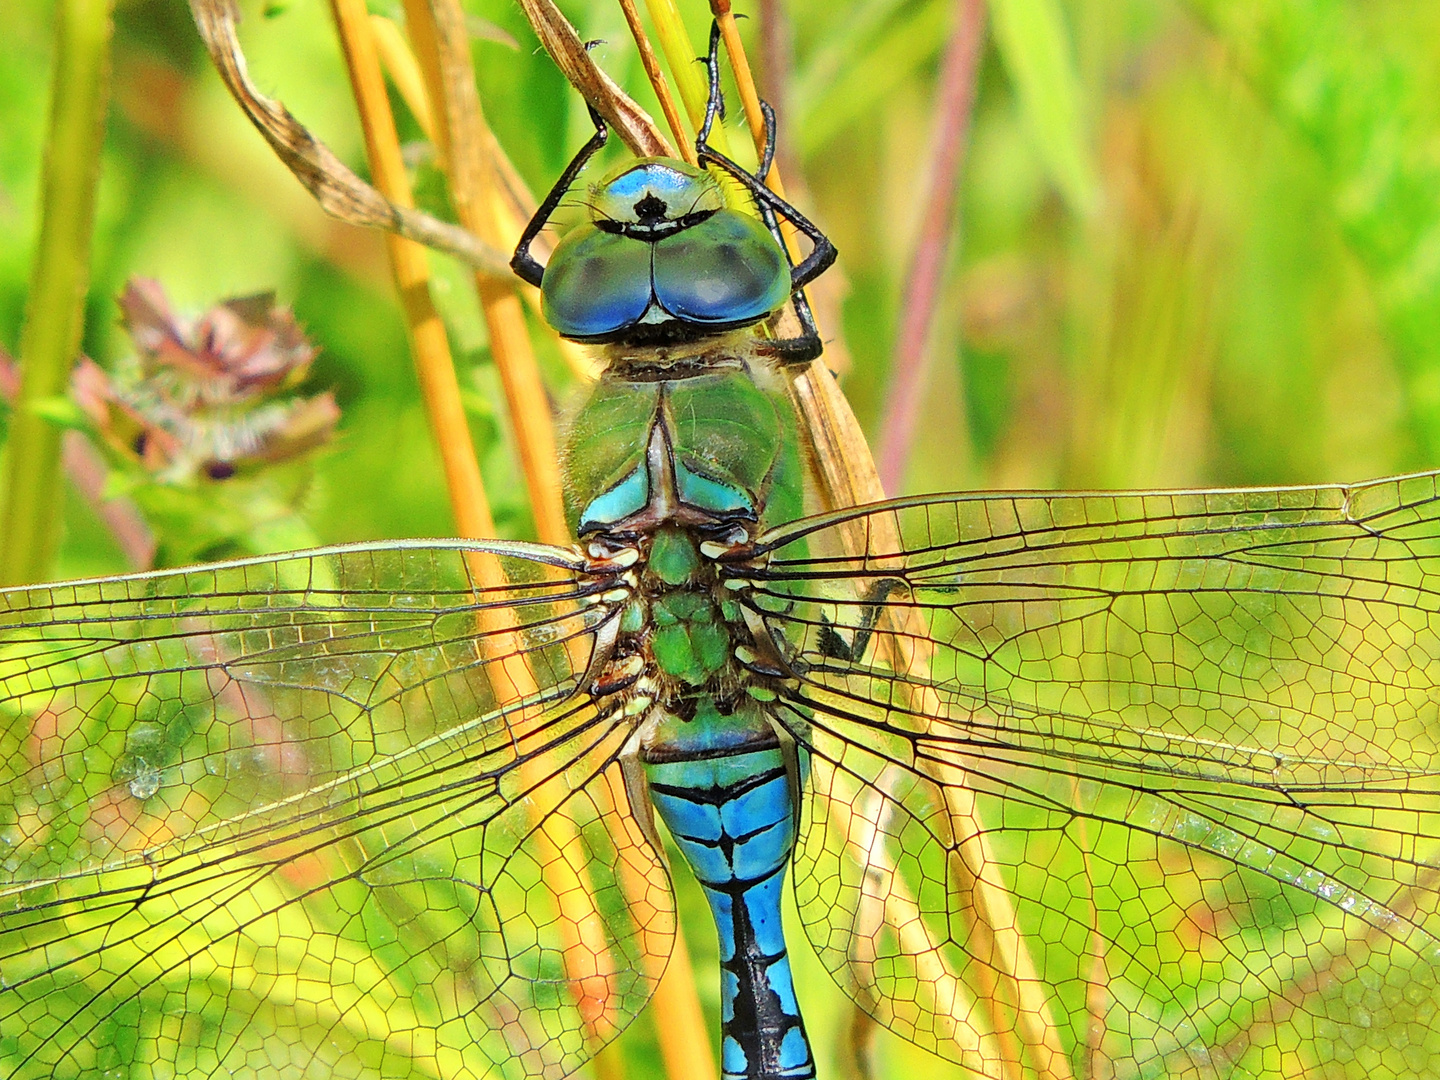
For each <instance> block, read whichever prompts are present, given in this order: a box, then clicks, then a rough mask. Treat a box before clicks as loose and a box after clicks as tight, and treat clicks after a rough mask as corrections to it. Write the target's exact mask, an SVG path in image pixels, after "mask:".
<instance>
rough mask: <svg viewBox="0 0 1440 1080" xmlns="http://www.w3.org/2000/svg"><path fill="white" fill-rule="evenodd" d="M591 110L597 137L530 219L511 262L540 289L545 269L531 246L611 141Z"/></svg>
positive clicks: (523, 279) (597, 115)
mask: <svg viewBox="0 0 1440 1080" xmlns="http://www.w3.org/2000/svg"><path fill="white" fill-rule="evenodd" d="M589 109H590V119H591V120H592V121H594V123H595V134H594V135H592V136H590V141H589V142H587V143H586V144H585V145H584V146H582V147H581V148H580V152H579V153H578V154H576V155H575V157H574V158H573V159H572V160H571V162H570V164H569V165H567V166H565V171H564V172H562V173H561V174H560V179H559V180H556V181H555V186H554V187H552V188H551V189H550V194H548V195H546V196H545V201H544V202H542V203H541V204H540V205H539V207H537V208H536V210H535V216H534V217H532V218H531V219H530V224H528V225H526V226H525V231H524V232H523V233H521V234H520V242H519V243H518V244H516V245H515V254H514V255H513V256H511V258H510V269H512V270H514V271H515V273H516V274H517V275H519V277H520V280H522V281H525V282H528V283H529V284H531V285H534V286H536V287H537V288H538V287H539V286H540V282H541V280H542V279H543V278H544V276H545V268H544V267H543V266H541V265H540V264H539V263H538V262H536V261H535V257H534V256H533V255H531V254H530V245H531V244H532V243H534V242H535V237H537V236H539V235H540V230H541V229H543V228H545V225H546V223H547V222H549V220H550V215H551V214H553V213H554V212H555V208H556V207H557V206H559V205H560V200H561V199H563V198H565V193H566V192H568V191H569V190H570V188H571V186H572V185H573V184H574V183H575V178H576V177H577V176H579V175H580V170H581V169H583V168H584V167H585V164H586V162H588V161H589V160H590V159H591V158H592V157H594V156H595V155H596V154H597V153H598V152H599V151H600V148H601V147H602V146H604V145H605V140H606V139H608V138H609V137H610V129H609V128H607V127H606V126H605V121H604V120H603V119H602V118H601V116H600V114H599V113H598V112H596V111H595V106H593V105H591V106H589Z"/></svg>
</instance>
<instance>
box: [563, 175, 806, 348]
mask: <svg viewBox="0 0 1440 1080" xmlns="http://www.w3.org/2000/svg"><path fill="white" fill-rule="evenodd" d="M586 202H587V204H588V205H589V207H590V213H591V216H592V222H591V223H590V224H588V225H583V226H580V227H579V228H575V229H572V230H571V231H570V232H569V233H568V234H566V236H565V238H564V239H563V240H562V241H561V242H560V244H559V245H558V246H557V247H556V249H555V251H554V253H553V254H552V255H551V256H550V262H549V264H548V265H547V266H546V267H545V273H544V278H543V279H542V281H541V286H540V296H541V303H542V311H543V313H544V315H545V319H546V321H547V322H549V323H550V325H551V326H553V327H554V328H555V329H556V330H557V331H559V332H560V333H561V334H563V335H565V336H566V337H568V338H573V339H574V340H576V341H587V342H596V343H601V342H624V343H627V344H630V345H640V346H643V345H645V344H650V343H659V342H683V341H687V340H692V339H694V338H695V337H696V335H697V333H701V334H703V333H707V332H714V331H718V330H730V329H735V328H738V327H741V326H748V325H749V324H751V323H753V322H756V321H758V320H760V319H763V318H765V317H766V316H768V315H770V314H771V313H772V312H774V311H775V310H777V309H778V308H780V307H781V306H782V305H783V304H784V303H785V302H786V301H787V300H788V299H789V298H790V291H791V282H790V267H789V264H788V263H787V262H786V260H785V255H784V253H783V252H782V251H781V250H780V246H779V244H778V243H776V241H775V239H774V238H773V237H772V236H771V235H770V233H769V232H768V231H767V230H766V229H765V227H764V226H763V225H762V224H761V223H760V221H759V220H758V219H757V218H756V217H754V216H752V215H750V214H744V213H741V212H739V211H736V210H731V209H728V208H726V207H725V206H724V203H723V199H722V197H721V189H720V185H719V183H718V182H717V181H716V180H715V178H714V177H712V176H710V175H709V174H708V173H706V172H704V171H702V170H700V169H696V168H693V167H691V166H689V165H686V164H685V163H684V162H682V161H672V160H669V159H664V158H653V159H649V160H645V161H641V162H639V163H636V164H630V165H626V166H623V167H621V168H620V169H619V170H618V171H617V172H616V173H614V174H613V175H612V176H610V177H609V178H608V179H606V180H603V181H601V182H600V183H598V184H596V185H595V186H594V187H593V188H592V189H591V191H590V194H589V197H588V198H587V200H586Z"/></svg>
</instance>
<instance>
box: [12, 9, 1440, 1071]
mask: <svg viewBox="0 0 1440 1080" xmlns="http://www.w3.org/2000/svg"><path fill="white" fill-rule="evenodd" d="M709 64H710V74H711V88H710V100H709V104H708V108H707V118H706V123H705V125H704V126H703V127H702V129H701V132H700V135H699V137H698V139H697V142H696V150H697V157H698V160H699V165H698V166H695V167H692V166H689V165H686V164H684V163H682V162H680V161H677V160H670V159H664V158H647V159H639V160H634V161H628V162H626V163H624V164H623V165H622V166H621V167H619V168H618V169H616V170H613V171H612V172H610V173H608V174H606V175H605V176H604V177H603V178H601V179H599V180H598V181H595V182H594V183H592V184H590V185H589V187H588V189H587V190H586V194H585V195H584V197H583V199H584V202H585V203H586V205H587V206H588V207H589V211H590V213H589V218H588V220H587V221H586V222H584V223H582V224H580V225H578V226H576V227H575V228H574V229H572V230H571V231H570V232H568V233H567V234H566V235H565V237H564V238H563V239H562V240H561V242H560V243H559V244H558V245H557V246H556V248H555V250H554V252H553V253H552V255H551V257H550V259H549V261H548V263H547V264H546V265H545V266H541V265H540V264H539V262H538V261H537V260H536V259H535V258H534V257H533V255H532V254H531V245H532V244H533V242H534V240H535V238H536V237H537V236H538V235H539V233H540V231H541V229H542V228H543V227H544V226H545V224H546V222H547V221H548V220H549V218H550V217H551V216H552V215H553V214H554V212H555V210H556V209H557V207H559V206H560V204H561V202H562V200H564V199H565V198H566V197H567V195H568V193H570V192H571V191H572V190H573V189H574V188H575V187H576V185H577V184H578V183H579V182H580V180H581V177H582V174H583V173H584V172H585V170H586V169H587V167H588V166H589V164H590V162H591V159H592V158H593V157H594V156H595V154H596V153H598V152H599V150H600V148H601V147H602V146H603V145H604V144H605V142H606V139H607V128H606V125H605V123H604V121H603V120H601V119H600V118H599V117H598V116H596V117H595V125H596V132H595V135H594V136H593V138H591V139H590V141H589V142H588V143H587V144H586V145H585V146H584V148H582V150H581V151H580V152H579V154H578V155H577V156H576V157H575V159H574V160H573V161H572V162H571V163H570V165H569V167H568V168H566V169H565V170H564V172H563V173H562V175H561V176H560V177H559V179H558V181H557V183H556V184H555V186H554V188H553V190H552V191H551V192H550V193H549V195H548V196H547V198H546V199H545V200H544V201H543V202H542V204H541V206H540V208H539V210H538V211H537V213H536V216H535V219H534V220H533V221H532V222H531V223H530V225H529V227H528V228H527V229H526V230H525V233H524V235H523V237H522V239H521V242H520V244H519V247H518V249H517V252H516V255H515V259H514V264H513V265H514V267H515V269H516V271H517V273H518V274H519V275H520V276H521V277H522V278H523V279H525V280H527V281H529V282H531V283H533V284H536V285H538V286H539V287H540V288H541V290H542V300H543V310H544V313H545V317H546V318H547V319H548V320H549V322H550V323H551V324H552V325H553V326H554V327H555V328H556V329H557V330H558V331H559V332H560V333H561V334H563V335H565V336H567V337H570V338H573V339H575V340H578V341H582V342H589V343H591V344H593V345H594V346H595V347H596V348H597V350H598V351H599V352H600V353H601V354H602V355H603V357H604V358H605V360H606V370H605V373H604V374H603V376H602V377H601V378H600V379H599V381H598V382H597V383H596V384H595V386H594V387H593V389H592V390H591V391H590V393H589V396H588V398H587V399H586V400H585V401H584V402H583V404H581V405H580V407H579V408H578V411H577V412H576V414H575V416H574V418H573V420H572V423H571V425H570V433H569V436H568V438H569V443H568V447H567V449H566V451H565V461H564V464H565V472H566V475H567V480H568V492H567V498H568V509H569V513H570V518H571V525H572V527H573V529H574V530H575V531H574V535H576V536H577V537H578V543H577V545H576V546H575V547H573V548H562V547H556V546H547V545H543V544H535V543H524V542H503V541H485V542H473V541H459V540H452V541H445V540H441V541H400V542H388V543H367V544H356V545H347V546H339V547H330V548H321V549H317V550H312V551H305V552H299V553H295V554H289V555H281V556H273V557H264V558H250V559H243V560H238V561H232V562H226V563H220V564H215V565H210V566H200V567H192V568H188V569H182V570H177V571H163V572H155V573H145V574H134V575H127V576H121V577H109V578H99V579H92V580H87V581H75V582H68V583H61V584H47V585H39V586H30V587H21V588H13V589H8V590H5V591H0V792H3V795H0V1073H3V1075H4V1076H6V1077H10V1078H15V1080H28V1078H32V1077H35V1078H38V1077H118V1076H125V1077H128V1076H141V1075H143V1076H186V1077H209V1076H225V1077H232V1076H246V1077H257V1078H280V1077H310V1076H334V1077H356V1078H369V1077H424V1078H446V1080H448V1078H460V1077H502V1078H511V1077H514V1078H522V1077H545V1078H549V1077H562V1076H566V1075H570V1074H572V1073H574V1072H575V1071H576V1070H578V1069H580V1068H582V1066H583V1065H584V1063H585V1061H586V1060H588V1059H589V1058H590V1057H591V1056H592V1055H593V1054H594V1053H595V1052H596V1051H597V1050H598V1048H599V1047H601V1046H602V1045H604V1044H605V1043H606V1042H608V1041H609V1040H610V1039H613V1038H614V1037H615V1036H616V1035H617V1034H618V1033H619V1032H620V1031H621V1030H623V1029H624V1028H625V1026H626V1025H627V1024H628V1023H629V1022H630V1021H631V1020H632V1019H633V1018H634V1017H635V1016H636V1015H637V1014H638V1013H639V1011H640V1010H641V1009H642V1008H643V1006H644V1005H645V1003H646V1001H647V1000H648V998H649V997H650V995H651V993H652V991H653V990H654V988H655V985H656V983H657V982H658V980H659V978H660V975H661V973H662V971H663V969H664V964H665V960H666V958H667V957H668V955H669V953H670V949H671V943H672V941H673V937H674V935H675V933H676V915H675V901H674V891H673V887H672V880H673V875H678V874H683V873H689V874H693V876H694V877H695V879H696V880H698V882H699V884H700V887H701V889H702V891H703V893H704V895H705V897H706V899H707V900H708V902H709V906H710V908H711V912H712V914H713V916H714V921H715V930H716V933H717V935H718V939H719V942H720V980H721V990H722V993H721V999H722V1016H721V1036H722V1039H721V1067H722V1071H723V1073H724V1075H725V1076H726V1077H727V1080H741V1078H744V1080H803V1078H807V1077H814V1076H815V1075H816V1066H815V1053H814V1050H813V1047H812V1046H811V1044H810V1041H809V1039H808V1037H807V1035H806V1031H805V1026H804V1021H803V1015H802V1011H801V1002H800V999H801V998H803V997H804V993H803V990H804V988H803V987H798V988H797V987H796V985H795V979H794V976H793V973H792V971H791V969H790V965H789V959H788V948H789V939H787V937H786V935H785V931H784V927H783V925H782V920H781V914H780V898H781V895H782V893H783V891H784V890H785V889H786V888H789V889H790V890H792V891H793V896H794V900H795V902H796V908H797V910H798V912H799V917H800V923H801V927H800V928H801V930H802V932H803V935H804V937H805V938H806V939H808V942H809V944H810V946H811V947H813V948H814V950H815V952H816V953H817V954H818V956H819V957H820V959H821V961H822V962H823V964H824V965H825V967H826V968H827V969H828V970H829V972H830V973H831V974H832V975H833V976H834V978H835V979H836V981H837V982H838V983H839V984H840V985H841V986H842V987H843V988H844V990H845V991H846V992H847V993H848V994H849V995H850V996H851V997H852V998H853V999H854V1000H855V1002H856V1003H857V1004H858V1005H859V1006H860V1007H861V1008H862V1009H864V1010H865V1012H867V1013H868V1014H869V1015H870V1016H872V1017H873V1018H874V1019H875V1020H876V1021H877V1022H878V1023H879V1024H881V1025H884V1026H885V1027H887V1028H889V1029H891V1030H892V1031H894V1032H896V1033H898V1034H899V1035H901V1036H903V1037H904V1038H906V1039H909V1040H911V1041H913V1042H915V1043H917V1044H918V1045H920V1046H922V1047H925V1048H927V1049H929V1050H931V1051H933V1052H935V1053H936V1054H938V1055H940V1056H942V1057H944V1058H947V1059H950V1060H953V1061H956V1062H959V1063H960V1064H962V1065H963V1066H965V1067H967V1068H969V1069H970V1070H971V1071H972V1072H974V1073H975V1074H976V1075H979V1076H985V1077H994V1078H997V1080H1010V1078H1013V1077H1046V1078H1056V1080H1066V1078H1070V1077H1100V1076H1107V1077H1182V1076H1192V1077H1197V1078H1198V1077H1242V1076H1292V1075H1293V1076H1299V1075H1306V1076H1327V1077H1328V1076H1336V1077H1342V1076H1355V1077H1359V1076H1367V1077H1374V1078H1382V1077H1435V1076H1440V1064H1437V1063H1440V759H1437V738H1440V491H1437V483H1440V474H1436V473H1428V474H1423V475H1414V476H1407V477H1400V478H1394V479H1388V480H1381V481H1375V482H1371V483H1365V484H1357V485H1331V486H1320V487H1290V488H1274V489H1257V490H1226V491H1179V492H1172V491H1151V492H1126V493H1103V492H1088V493H1069V494H1055V493H1010V494H960V495H953V494H952V495H942V496H925V497H916V498H906V499H898V500H892V501H889V502H883V503H878V504H873V505H867V506H860V507H855V508H848V509H841V510H836V511H831V512H825V513H811V514H808V515H807V514H806V513H805V510H806V505H805V483H804V470H805V461H804V456H803V454H802V451H801V443H800V439H799V434H798V430H797V421H796V420H795V418H794V416H793V415H792V413H791V411H790V409H789V407H788V405H787V400H786V398H785V395H784V392H783V385H784V380H785V379H786V378H788V377H789V372H791V371H793V370H794V369H795V368H796V367H797V366H800V365H804V364H807V363H811V362H814V360H815V358H816V357H817V356H818V355H819V353H820V351H821V341H820V338H819V335H818V333H817V331H816V329H815V325H814V320H813V318H811V317H810V315H809V309H808V307H807V306H806V304H805V300H804V294H803V290H804V287H805V286H806V285H807V284H808V283H809V282H811V281H812V280H814V278H815V277H816V276H817V275H818V274H820V273H821V272H823V271H824V269H825V268H826V267H827V266H828V265H829V264H830V262H831V261H832V260H833V259H834V257H835V255H834V248H833V247H832V246H831V245H830V243H829V241H828V240H826V238H825V237H824V235H823V233H822V232H821V231H820V230H819V229H818V228H817V227H816V226H815V225H814V224H812V223H811V222H810V221H809V220H808V219H806V218H805V217H804V216H803V215H801V214H800V212H799V211H798V210H796V209H795V208H794V207H793V206H791V205H789V204H788V203H787V202H785V201H783V200H781V199H779V198H777V197H776V196H775V195H773V194H772V193H771V192H770V191H769V190H768V189H767V188H766V187H765V186H764V182H763V181H764V177H765V174H766V171H767V169H768V166H769V161H770V153H769V152H768V150H767V152H766V153H765V154H764V155H763V156H762V160H761V162H760V164H759V167H758V169H757V170H756V171H755V172H753V173H751V172H748V171H746V170H745V169H744V168H742V167H741V166H740V165H738V164H736V163H735V162H734V161H732V160H730V159H729V158H727V157H725V156H724V155H722V154H720V153H719V152H717V151H716V150H714V149H713V148H712V147H711V146H710V144H709V141H708V139H709V132H710V130H711V122H713V120H714V118H715V116H716V115H717V113H718V112H719V110H720V107H721V101H720V91H719V83H718V78H717V60H716V49H715V40H714V36H713V35H712V41H711V51H710V60H709ZM767 123H768V129H769V132H770V145H771V146H772V147H773V140H774V120H773V115H768V114H767ZM727 185H731V186H738V188H739V189H740V190H741V191H743V193H744V195H745V199H744V200H743V201H742V204H741V205H737V204H736V197H735V196H734V194H732V193H731V191H730V189H729V187H727ZM781 220H785V221H788V222H789V223H790V224H791V225H793V226H794V227H795V228H796V229H797V230H798V231H799V232H800V233H802V234H804V235H805V236H807V237H809V240H810V244H811V247H810V250H809V254H808V255H806V256H805V257H804V258H803V259H800V260H799V261H798V263H796V262H793V261H792V260H791V258H790V257H789V256H788V255H787V253H786V249H785V247H784V246H783V243H782V240H781V238H780V234H779V223H780V221H781ZM787 306H788V307H789V308H791V309H792V310H793V311H794V312H795V315H796V318H797V322H798V325H799V330H798V332H796V333H795V334H794V336H792V337H788V338H787V337H783V336H780V335H779V332H778V331H774V330H773V327H774V319H773V317H774V316H775V314H776V312H778V311H780V310H781V309H782V308H786V307H787ZM667 852H668V853H667Z"/></svg>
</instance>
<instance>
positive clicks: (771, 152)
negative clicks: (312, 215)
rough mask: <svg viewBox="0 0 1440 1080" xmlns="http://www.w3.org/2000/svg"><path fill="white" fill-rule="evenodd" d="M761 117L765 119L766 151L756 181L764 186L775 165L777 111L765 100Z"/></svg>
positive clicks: (757, 171) (761, 155)
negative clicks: (771, 167)
mask: <svg viewBox="0 0 1440 1080" xmlns="http://www.w3.org/2000/svg"><path fill="white" fill-rule="evenodd" d="M760 115H761V116H763V117H764V118H765V149H764V150H763V151H762V152H761V154H760V168H759V169H757V170H756V172H755V179H756V180H759V181H760V183H762V184H763V183H765V178H766V177H767V176H769V175H770V166H771V165H773V164H775V110H774V109H772V108H771V107H770V103H769V102H768V101H766V100H765V99H764V98H761V99H760Z"/></svg>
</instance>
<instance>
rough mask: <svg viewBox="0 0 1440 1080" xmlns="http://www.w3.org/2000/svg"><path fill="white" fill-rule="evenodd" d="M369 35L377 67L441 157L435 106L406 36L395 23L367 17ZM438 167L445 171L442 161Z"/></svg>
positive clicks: (373, 16)
mask: <svg viewBox="0 0 1440 1080" xmlns="http://www.w3.org/2000/svg"><path fill="white" fill-rule="evenodd" d="M370 32H371V33H372V34H373V35H374V37H375V48H376V49H377V50H378V51H379V53H380V65H381V66H382V67H383V68H384V69H385V74H387V75H389V76H390V81H391V82H392V83H394V84H395V89H396V90H398V91H400V96H401V98H403V99H404V101H405V107H406V108H408V109H409V110H410V115H411V116H413V117H415V122H416V123H417V124H419V125H420V130H421V131H423V132H424V133H425V137H426V138H427V139H429V140H430V142H431V143H432V144H433V145H434V147H435V149H436V152H437V153H443V152H444V151H443V149H442V147H441V145H440V138H439V135H438V134H437V132H436V131H435V111H434V106H433V105H432V104H431V100H430V94H429V93H428V92H427V91H426V89H425V76H424V75H423V74H421V72H420V63H419V61H418V60H416V59H415V54H414V53H413V52H411V51H410V43H409V42H407V41H406V40H405V32H404V31H403V30H401V29H400V26H399V24H397V23H396V22H395V20H394V19H388V18H386V17H385V16H384V15H371V16H370ZM440 166H441V168H444V167H445V162H444V160H443V158H442V160H441V162H440Z"/></svg>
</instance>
